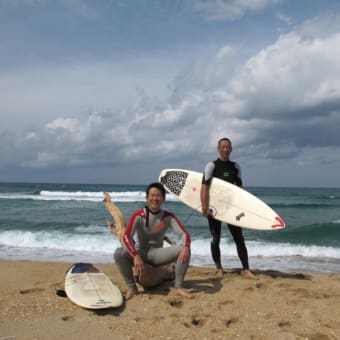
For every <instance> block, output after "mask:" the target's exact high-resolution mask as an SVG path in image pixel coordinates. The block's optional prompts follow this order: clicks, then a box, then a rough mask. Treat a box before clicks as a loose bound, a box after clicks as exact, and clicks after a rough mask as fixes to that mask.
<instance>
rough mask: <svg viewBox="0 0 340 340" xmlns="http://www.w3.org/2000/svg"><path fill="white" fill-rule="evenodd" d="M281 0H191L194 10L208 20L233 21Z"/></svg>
mask: <svg viewBox="0 0 340 340" xmlns="http://www.w3.org/2000/svg"><path fill="white" fill-rule="evenodd" d="M281 1H282V0H200V1H195V2H193V8H194V10H196V11H198V12H200V13H202V14H203V15H204V16H205V17H206V19H207V20H208V21H223V20H227V21H233V20H236V19H239V18H241V17H242V16H244V15H245V14H246V13H247V12H248V11H260V10H263V9H265V8H267V7H269V6H273V5H276V4H278V3H280V2H281Z"/></svg>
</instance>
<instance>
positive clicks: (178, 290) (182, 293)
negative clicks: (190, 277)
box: [174, 288, 194, 299]
mask: <svg viewBox="0 0 340 340" xmlns="http://www.w3.org/2000/svg"><path fill="white" fill-rule="evenodd" d="M174 291H175V294H176V295H179V296H182V297H184V298H186V299H192V298H193V297H194V296H193V295H192V294H190V293H188V292H187V291H185V290H184V289H182V288H175V290H174Z"/></svg>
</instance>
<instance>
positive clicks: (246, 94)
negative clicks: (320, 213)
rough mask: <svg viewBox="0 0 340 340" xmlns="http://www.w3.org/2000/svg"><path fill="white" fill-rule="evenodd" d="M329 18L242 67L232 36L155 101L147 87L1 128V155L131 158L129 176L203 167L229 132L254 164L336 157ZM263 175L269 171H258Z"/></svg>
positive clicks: (286, 165)
mask: <svg viewBox="0 0 340 340" xmlns="http://www.w3.org/2000/svg"><path fill="white" fill-rule="evenodd" d="M338 19H339V18H338V17H336V16H328V17H327V20H328V21H329V20H331V23H332V22H333V21H337V20H338ZM324 20H325V19H324V18H320V21H318V20H316V19H315V20H312V21H309V22H306V23H305V24H304V25H302V26H301V27H298V28H296V29H295V30H293V31H291V32H289V33H288V34H285V35H282V36H280V37H279V38H278V40H277V41H276V42H275V43H273V44H271V45H269V46H267V47H266V48H264V49H262V50H261V51H259V52H258V53H257V54H256V55H254V56H253V57H251V58H249V59H248V60H247V61H246V62H245V63H244V64H241V65H237V67H235V65H236V63H235V58H237V51H236V50H234V49H233V48H232V47H230V46H225V47H222V48H221V49H220V50H219V51H217V52H216V54H215V55H212V56H211V57H210V58H204V59H203V60H197V61H196V62H195V63H194V64H193V65H192V67H188V68H187V69H186V70H184V71H183V73H181V74H179V75H178V77H177V78H176V79H175V80H174V82H173V83H172V84H171V89H172V95H171V96H170V98H169V101H168V102H163V103H161V104H160V103H159V102H157V104H154V103H153V101H152V100H150V98H148V97H147V96H146V95H145V94H143V93H141V96H140V98H139V100H137V101H133V102H132V103H130V105H129V106H126V108H125V109H124V110H118V109H117V110H115V109H112V110H111V109H108V110H105V111H101V112H89V113H88V114H87V115H81V116H74V117H72V116H71V115H70V116H69V117H67V116H65V115H64V116H60V117H59V118H55V119H50V120H48V122H46V124H44V125H40V126H39V127H35V128H30V129H26V131H25V132H24V133H20V134H19V133H14V132H12V133H9V132H8V133H2V134H1V135H0V141H1V143H0V145H1V148H0V153H1V155H0V157H1V160H2V161H3V162H4V164H6V165H13V164H16V165H18V166H24V167H28V168H36V169H39V168H40V169H44V168H45V169H48V168H56V167H66V168H67V167H69V168H81V167H98V168H100V167H107V168H111V169H114V168H115V167H118V166H120V167H121V166H124V165H125V166H126V169H128V168H129V169H130V170H128V171H127V172H126V176H127V177H126V178H128V176H130V172H131V167H133V168H134V169H136V168H138V169H142V168H143V167H144V166H145V164H147V165H148V166H149V167H150V169H151V168H152V169H153V171H154V173H157V171H158V170H159V169H160V168H162V167H166V166H167V165H172V167H185V166H186V165H187V164H192V167H203V165H204V163H205V162H206V161H207V160H209V159H210V158H212V157H214V156H215V155H216V153H215V144H216V141H217V140H218V139H219V138H220V137H222V136H225V135H227V136H229V137H230V138H231V139H232V140H233V143H234V145H236V148H235V149H236V150H235V151H234V155H235V157H237V159H238V160H240V162H241V164H244V165H245V166H246V167H247V168H249V169H258V168H259V167H265V168H266V167H273V168H276V167H278V166H279V165H280V166H281V167H282V171H286V173H287V174H288V173H289V172H290V171H292V170H291V169H293V168H296V169H300V168H301V169H304V170H305V169H306V168H308V167H311V166H314V167H315V166H316V164H319V165H321V166H323V165H324V164H340V152H339V148H340V137H339V133H338V131H339V130H340V90H339V89H340V80H339V79H340V77H339V75H340V60H339V58H338V55H339V54H340V28H339V27H338V26H337V24H334V25H332V24H330V25H329V26H327V28H325V31H324V32H320V31H319V30H320V28H321V27H325V26H323V25H322V24H320V22H323V21H324ZM315 27H317V28H318V29H317V30H316V29H315ZM329 27H333V29H330V28H329ZM306 32H308V34H307V33H306ZM313 32H317V34H315V36H314V35H313V34H312V33H313ZM313 150H316V152H313ZM297 171H298V170H297ZM312 175H313V176H316V174H312ZM266 177H267V178H268V174H267V173H266V172H265V171H263V177H261V174H259V177H258V178H259V179H260V182H261V181H262V182H265V180H266ZM282 177H284V176H283V175H282ZM249 178H250V179H253V180H254V178H253V174H250V175H249ZM297 179H301V178H300V177H299V176H297ZM302 179H303V177H302ZM285 180H287V179H285Z"/></svg>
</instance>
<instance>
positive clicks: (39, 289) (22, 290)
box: [19, 288, 45, 294]
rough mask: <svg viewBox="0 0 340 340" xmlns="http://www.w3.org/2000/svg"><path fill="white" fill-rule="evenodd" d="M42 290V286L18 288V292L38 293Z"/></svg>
mask: <svg viewBox="0 0 340 340" xmlns="http://www.w3.org/2000/svg"><path fill="white" fill-rule="evenodd" d="M44 290H45V289H42V288H30V289H20V290H19V293H20V294H30V293H40V292H42V291H44Z"/></svg>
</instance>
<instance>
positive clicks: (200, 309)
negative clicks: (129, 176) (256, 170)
mask: <svg viewBox="0 0 340 340" xmlns="http://www.w3.org/2000/svg"><path fill="white" fill-rule="evenodd" d="M71 265H72V263H71V262H46V261H45V262H44V261H41V262H40V261H39V262H38V261H29V260H23V261H17V260H15V261H13V260H0V270H1V273H2V274H1V281H0V289H1V297H0V301H1V309H0V339H1V340H5V339H11V340H12V339H46V338H48V339H61V338H65V339H71V340H72V339H80V338H82V339H94V338H98V339H109V338H114V339H224V338H239V339H273V338H275V337H276V338H279V339H306V338H308V339H339V338H340V320H339V310H340V273H334V274H314V273H313V274H309V273H287V272H280V271H276V270H263V271H261V270H255V271H254V272H255V273H256V275H258V277H259V280H258V281H254V280H249V279H246V278H244V277H243V276H241V275H240V273H239V271H238V270H225V275H224V277H223V278H222V279H220V278H217V277H216V276H215V270H214V268H212V267H194V266H190V267H189V269H188V272H187V275H186V280H185V286H184V288H186V289H188V290H190V291H191V292H192V294H193V295H194V298H193V299H192V300H187V299H183V298H181V297H178V296H176V295H173V292H172V289H171V288H172V282H165V283H163V284H162V285H160V286H158V287H156V288H153V289H150V290H147V291H145V292H143V293H141V294H138V295H136V296H135V297H134V298H133V299H132V300H130V301H127V302H126V303H124V304H123V306H121V307H119V308H117V309H110V310H101V311H97V312H95V311H91V310H86V309H83V308H81V307H78V306H76V305H75V304H73V303H72V302H71V301H70V300H69V299H68V298H66V297H60V296H58V295H57V294H56V291H57V290H61V289H62V290H63V289H64V278H65V273H66V271H67V269H68V268H69V267H70V266H71ZM95 265H96V266H97V267H98V268H99V269H100V270H102V271H103V272H105V273H106V274H107V275H108V276H109V277H110V278H111V279H112V281H113V282H115V283H116V284H117V286H118V287H119V288H120V289H121V290H122V291H124V290H125V285H124V283H123V281H122V280H121V278H120V276H119V274H118V273H117V271H116V269H115V265H114V264H95Z"/></svg>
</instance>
